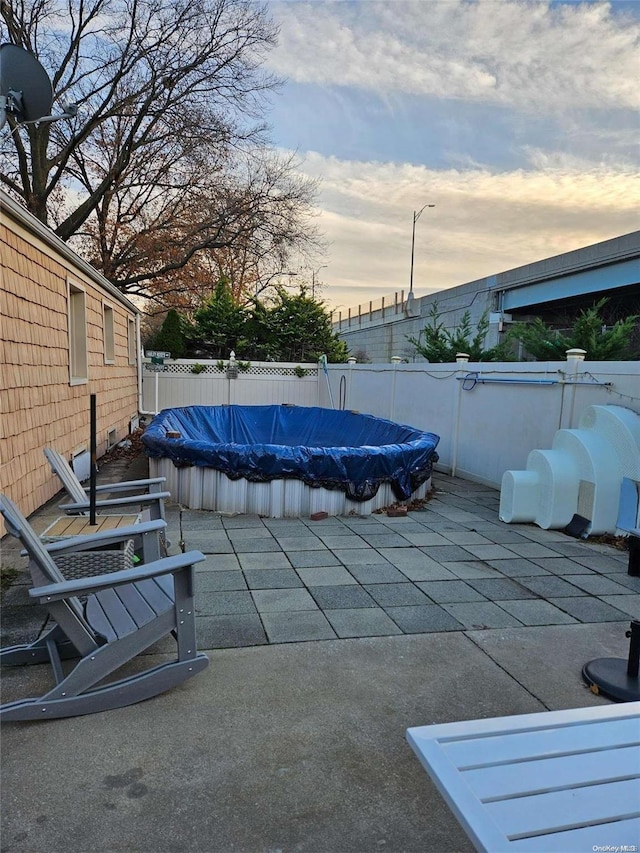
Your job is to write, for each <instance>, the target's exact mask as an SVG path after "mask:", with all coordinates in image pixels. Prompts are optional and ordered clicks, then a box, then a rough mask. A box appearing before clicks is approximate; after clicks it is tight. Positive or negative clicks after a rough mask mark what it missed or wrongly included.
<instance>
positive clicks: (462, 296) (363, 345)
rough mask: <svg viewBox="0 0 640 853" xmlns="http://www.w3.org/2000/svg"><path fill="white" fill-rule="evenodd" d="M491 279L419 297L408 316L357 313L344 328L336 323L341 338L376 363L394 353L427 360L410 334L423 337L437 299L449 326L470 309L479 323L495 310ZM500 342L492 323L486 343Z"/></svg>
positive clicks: (388, 360) (470, 312)
mask: <svg viewBox="0 0 640 853" xmlns="http://www.w3.org/2000/svg"><path fill="white" fill-rule="evenodd" d="M486 282H487V279H482V280H481V281H475V282H470V283H469V284H465V285H462V286H461V287H455V288H451V290H443V291H440V292H439V293H431V294H429V295H428V296H423V297H421V298H415V299H414V300H413V304H412V305H411V303H409V306H410V307H408V308H407V309H406V310H405V311H404V316H401V317H394V318H393V319H388V320H385V321H384V322H383V321H382V320H379V319H377V318H375V317H374V318H372V321H369V319H368V317H367V315H364V316H362V317H360V318H358V317H353V318H352V319H351V325H348V323H347V321H345V320H344V319H343V321H342V323H341V325H340V328H339V329H338V326H337V325H335V326H334V331H338V332H339V335H340V338H341V339H342V340H344V341H345V342H346V344H347V346H348V347H349V352H350V353H351V354H352V355H355V354H356V353H357V352H359V351H364V352H365V353H366V354H367V357H368V359H369V361H370V362H372V363H375V364H381V363H382V364H384V363H387V364H388V363H389V362H390V361H391V358H392V357H393V356H400V358H402V359H403V360H404V359H406V360H408V361H411V362H414V361H415V362H424V361H425V359H424V358H422V356H420V355H418V354H417V353H416V350H415V346H414V345H413V344H411V343H409V341H408V338H409V337H413V338H416V339H417V340H420V339H421V335H422V333H423V330H424V328H425V326H426V325H427V324H428V323H429V312H430V311H431V309H432V306H433V305H434V304H436V303H437V306H438V313H439V314H440V318H441V321H442V322H443V323H444V325H445V327H446V328H447V329H454V328H455V327H456V326H458V325H459V324H460V322H461V320H462V317H463V316H464V314H465V312H466V311H468V312H469V314H470V318H471V325H472V328H473V327H475V326H476V325H477V323H478V321H479V320H480V318H481V317H482V315H483V313H484V312H485V311H492V310H494V300H495V296H494V294H492V293H491V291H490V289H489V288H487V284H486ZM496 343H498V327H497V324H496V325H494V326H492V327H491V328H490V330H489V333H488V335H487V338H486V346H487V347H490V346H493V345H494V344H496Z"/></svg>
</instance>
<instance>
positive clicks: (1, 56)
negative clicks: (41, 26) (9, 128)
mask: <svg viewBox="0 0 640 853" xmlns="http://www.w3.org/2000/svg"><path fill="white" fill-rule="evenodd" d="M52 103H53V89H52V87H51V80H49V75H48V74H47V72H46V71H45V70H44V68H43V67H42V65H40V63H39V62H38V60H37V59H36V58H35V56H34V55H33V54H32V53H29V51H28V50H24V49H23V48H21V47H18V45H16V44H3V45H0V128H1V127H3V126H4V123H5V121H6V118H7V113H9V114H10V115H12V116H13V117H14V118H15V119H16V120H17V121H18V122H25V121H30V122H31V121H38V120H39V119H41V118H43V117H45V116H49V114H50V113H51V105H52Z"/></svg>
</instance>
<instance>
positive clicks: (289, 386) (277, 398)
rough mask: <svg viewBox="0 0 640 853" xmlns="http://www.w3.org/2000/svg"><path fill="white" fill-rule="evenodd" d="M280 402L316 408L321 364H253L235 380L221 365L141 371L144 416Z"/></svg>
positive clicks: (179, 362) (167, 365)
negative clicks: (182, 409) (190, 408)
mask: <svg viewBox="0 0 640 853" xmlns="http://www.w3.org/2000/svg"><path fill="white" fill-rule="evenodd" d="M202 368H204V370H203V369H202ZM194 369H195V370H196V371H197V372H194ZM198 371H199V372H198ZM303 373H304V375H300V374H303ZM280 403H293V404H294V405H296V406H317V405H318V365H317V364H315V363H313V364H288V363H287V364H285V363H282V364H280V363H273V362H252V363H251V364H250V366H249V367H248V368H247V369H246V370H242V369H241V368H238V370H237V375H235V374H234V375H233V378H232V376H231V375H230V374H229V373H228V371H227V370H226V369H225V367H223V368H222V369H220V367H219V362H217V361H197V360H196V359H176V360H175V361H173V360H170V359H168V360H167V361H165V362H164V364H161V365H158V364H152V363H151V362H150V361H148V360H147V361H146V362H145V364H144V366H143V377H142V410H143V412H144V413H148V414H154V413H157V412H159V411H160V410H161V409H169V408H176V407H178V406H222V405H233V404H237V405H253V406H262V405H273V404H280Z"/></svg>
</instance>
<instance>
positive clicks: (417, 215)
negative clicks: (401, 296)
mask: <svg viewBox="0 0 640 853" xmlns="http://www.w3.org/2000/svg"><path fill="white" fill-rule="evenodd" d="M427 207H435V204H425V205H423V206H422V207H421V208H420V210H418V211H417V212H416V211H415V210H414V211H413V231H412V232H411V274H410V277H409V295H408V296H407V299H413V255H414V251H415V247H416V222H417V221H418V219H420V217H421V215H422V211H423V210H425V208H427Z"/></svg>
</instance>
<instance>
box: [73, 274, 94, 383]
mask: <svg viewBox="0 0 640 853" xmlns="http://www.w3.org/2000/svg"><path fill="white" fill-rule="evenodd" d="M88 378H89V367H88V361H87V304H86V294H85V292H84V290H81V289H80V288H79V287H76V286H75V285H74V284H71V283H69V382H70V384H71V385H79V384H80V383H82V382H86V381H87V379H88Z"/></svg>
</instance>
